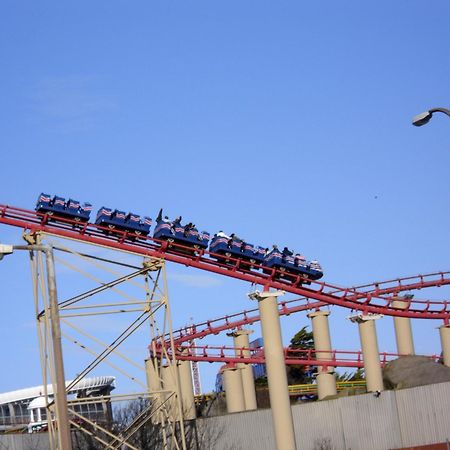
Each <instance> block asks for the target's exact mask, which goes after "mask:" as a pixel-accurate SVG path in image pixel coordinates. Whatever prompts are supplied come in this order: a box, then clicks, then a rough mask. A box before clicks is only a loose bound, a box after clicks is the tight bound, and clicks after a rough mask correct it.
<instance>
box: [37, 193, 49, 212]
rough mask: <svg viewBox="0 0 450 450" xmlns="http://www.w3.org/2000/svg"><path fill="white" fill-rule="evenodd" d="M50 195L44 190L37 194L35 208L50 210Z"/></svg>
mask: <svg viewBox="0 0 450 450" xmlns="http://www.w3.org/2000/svg"><path fill="white" fill-rule="evenodd" d="M51 199H52V198H51V196H50V195H48V194H45V193H44V192H42V193H41V195H39V197H38V199H37V202H36V208H35V210H36V211H38V212H48V211H51Z"/></svg>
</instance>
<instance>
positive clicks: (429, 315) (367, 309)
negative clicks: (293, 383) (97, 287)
mask: <svg viewBox="0 0 450 450" xmlns="http://www.w3.org/2000/svg"><path fill="white" fill-rule="evenodd" d="M51 219H52V217H51V216H48V215H47V214H45V215H44V214H39V213H36V212H35V211H29V210H26V209H21V208H16V207H13V206H7V205H0V223H3V224H5V225H11V226H16V227H19V228H23V229H24V230H27V231H30V232H38V231H41V232H44V233H47V234H51V235H54V236H59V237H64V238H68V239H74V240H77V241H81V242H86V243H91V244H96V245H101V246H104V247H109V248H111V249H117V250H122V251H125V252H129V253H134V254H137V255H142V256H148V257H153V258H162V259H164V260H167V261H170V262H174V263H177V264H182V265H184V266H186V267H195V268H197V269H201V270H205V271H208V272H213V273H217V274H219V275H224V276H227V277H232V278H236V279H240V280H243V281H247V282H249V283H252V284H253V285H259V286H262V287H264V288H265V289H268V288H274V289H281V290H284V291H286V292H290V293H292V294H296V295H299V296H302V297H307V298H310V299H314V300H317V301H320V302H324V303H327V304H332V305H338V306H343V307H345V308H349V309H353V310H359V311H362V312H363V313H378V314H387V315H393V316H402V317H411V318H422V319H443V320H444V321H448V319H449V317H450V302H449V301H447V300H443V301H431V300H425V301H424V300H413V299H411V300H409V302H408V305H407V307H406V308H405V309H403V308H396V307H394V306H393V305H392V302H393V297H395V295H397V294H399V293H400V292H404V291H409V290H417V289H423V288H427V287H432V286H443V285H446V284H450V272H436V273H431V274H427V275H417V276H414V277H407V278H399V279H396V280H389V281H384V282H377V283H373V284H370V285H365V286H362V287H361V288H354V287H346V288H343V287H339V286H336V285H332V284H330V283H325V282H322V281H310V282H309V283H310V284H308V285H307V286H308V287H306V286H305V282H306V281H307V280H305V279H304V278H303V277H301V276H295V277H292V281H287V280H284V279H280V277H281V276H283V275H284V274H283V273H282V272H279V271H277V270H272V272H271V273H270V274H265V273H262V272H261V271H257V270H258V269H259V266H255V267H254V268H253V269H248V262H247V266H246V265H245V264H244V263H243V261H240V260H234V259H230V264H223V263H220V262H218V261H217V260H216V259H215V257H216V256H218V255H215V254H214V253H209V252H208V251H206V250H197V251H196V252H195V254H194V255H193V254H192V248H190V247H186V246H183V245H177V244H172V246H171V247H169V244H168V243H167V242H166V241H160V240H157V239H153V238H151V237H146V238H142V237H140V238H139V239H137V237H136V236H135V235H134V234H132V233H127V232H122V231H118V230H117V231H114V233H115V234H114V235H112V234H110V235H107V234H106V233H105V232H110V231H111V230H108V229H106V228H102V227H99V226H96V225H94V224H91V223H86V224H80V223H78V222H75V221H72V220H68V219H58V222H53V221H50V220H51ZM187 252H191V253H187ZM255 269H256V270H255Z"/></svg>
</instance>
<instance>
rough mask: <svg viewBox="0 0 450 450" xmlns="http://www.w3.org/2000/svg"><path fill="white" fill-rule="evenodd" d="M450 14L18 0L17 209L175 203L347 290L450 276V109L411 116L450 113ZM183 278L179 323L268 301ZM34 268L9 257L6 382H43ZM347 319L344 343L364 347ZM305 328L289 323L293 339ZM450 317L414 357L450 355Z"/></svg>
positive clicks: (8, 117) (338, 315)
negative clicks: (311, 266)
mask: <svg viewBox="0 0 450 450" xmlns="http://www.w3.org/2000/svg"><path fill="white" fill-rule="evenodd" d="M449 19H450V4H449V3H448V2H447V1H443V0H442V1H434V2H427V3H425V2H421V1H416V0H409V1H397V2H388V1H378V2H366V3H365V4H364V5H362V4H361V3H360V2H355V1H348V2H345V3H342V2H340V3H336V2H331V1H324V2H316V4H307V3H306V2H302V3H301V2H295V1H284V2H277V3H275V2H267V1H264V2H261V1H258V2H256V1H247V2H236V1H228V2H206V1H196V2H180V1H172V2H156V1H151V2H143V1H136V2H133V3H132V4H130V3H129V2H125V1H117V2H106V1H98V2H95V3H92V2H87V1H78V2H65V3H64V4H61V3H57V2H45V1H43V2H39V3H37V2H32V1H23V2H16V1H5V2H2V5H1V6H0V42H1V45H0V58H1V61H2V70H1V71H0V92H1V99H2V108H1V109H0V124H1V125H0V129H1V133H0V143H1V148H2V168H3V170H2V177H1V179H0V188H1V189H0V191H1V194H2V195H1V200H0V203H8V204H12V205H14V206H19V207H23V208H30V209H32V208H33V206H34V203H35V200H36V198H37V196H38V194H39V193H40V192H41V191H44V192H47V193H50V194H59V195H62V196H65V197H69V196H71V197H74V198H78V199H80V200H82V201H90V202H92V203H93V204H94V208H99V207H100V206H102V205H105V206H110V207H113V208H116V207H117V208H120V209H126V210H131V211H135V212H138V213H141V214H148V215H150V216H151V217H153V218H154V217H155V216H156V214H157V212H158V210H159V208H161V207H164V209H165V211H166V212H167V213H168V214H169V215H170V216H172V217H173V216H175V215H178V214H181V215H183V217H184V218H186V219H188V220H192V221H194V222H195V223H196V224H197V225H198V226H199V227H200V228H201V229H206V230H209V231H211V232H215V231H217V230H219V229H223V230H225V231H227V232H233V231H234V232H236V233H238V234H239V235H241V236H242V237H244V238H245V239H247V240H248V241H249V242H252V243H254V244H257V245H263V246H269V245H271V244H273V243H278V244H279V245H288V246H289V247H291V248H293V249H295V250H298V251H302V252H303V253H304V254H305V255H307V257H309V258H311V259H313V258H317V259H318V260H319V261H320V262H321V263H322V265H323V267H324V270H325V274H326V275H325V277H324V279H325V280H326V281H329V282H332V283H335V284H340V285H356V284H360V283H365V282H371V281H376V280H383V279H389V278H392V277H396V276H405V275H414V274H417V273H427V272H431V271H438V270H448V269H449V259H448V254H449V249H450V245H449V234H448V228H449V219H450V213H449V208H448V199H449V192H450V189H449V188H450V182H449V177H448V167H449V163H450V156H449V150H450V121H449V119H448V118H447V117H445V116H443V115H436V116H435V117H433V119H432V121H431V122H430V123H429V124H428V125H426V126H425V127H422V128H415V127H412V126H411V118H412V116H414V115H415V114H417V113H419V112H422V111H424V110H426V109H428V108H431V107H434V106H443V107H450V89H449V80H450V62H449V61H450V59H449V51H448V48H449V46H448V43H449V38H450V31H449V29H448V22H449ZM0 240H1V241H3V242H20V230H14V229H9V228H8V227H5V226H1V227H0ZM168 272H169V281H170V292H171V298H172V302H173V315H174V325H175V326H177V325H183V324H185V323H186V322H188V320H189V317H194V320H196V321H203V320H206V319H209V318H214V317H217V316H221V315H223V314H227V313H232V312H237V311H240V310H242V309H246V308H247V309H248V308H250V307H253V305H251V304H249V301H248V300H247V299H246V297H245V294H246V292H248V290H249V286H248V285H246V284H245V283H241V282H237V281H232V280H231V281H230V280H222V279H219V278H217V277H213V276H212V275H209V274H203V273H201V272H195V271H194V270H188V269H184V268H180V267H175V266H173V265H169V267H168ZM29 278H30V277H29V270H28V265H27V260H26V256H25V255H15V256H12V257H9V258H8V260H5V261H4V262H3V263H2V266H1V271H0V279H1V280H2V284H3V286H4V288H3V292H2V295H1V301H2V311H3V314H2V317H1V318H0V333H1V337H2V340H3V341H4V342H11V343H12V345H10V346H6V348H5V349H4V358H3V361H4V364H5V368H6V370H5V371H4V374H3V376H2V383H1V386H0V391H7V390H10V389H16V388H21V387H26V386H30V385H35V384H39V374H40V372H39V368H38V355H37V352H36V348H37V340H36V334H35V331H34V322H33V320H34V319H33V306H32V299H31V289H30V279H29ZM63 278H64V277H63ZM61 283H64V281H61ZM66 283H67V284H68V285H69V284H70V281H67V282H66ZM417 296H418V297H421V298H427V297H431V298H447V299H448V298H449V291H448V290H445V289H440V290H436V291H433V292H424V293H421V294H420V295H417ZM346 315H348V311H342V310H340V309H339V308H334V309H333V316H332V317H333V318H332V319H331V328H332V329H331V331H332V340H333V344H334V346H335V347H336V348H340V349H359V347H360V344H359V340H358V335H357V332H356V329H355V328H354V327H353V326H352V325H351V324H349V323H348V322H347V321H346V320H345V317H346ZM382 322H383V323H381V322H380V325H379V326H378V328H379V339H380V349H381V350H386V351H394V350H395V342H394V340H393V339H394V337H393V327H392V319H390V318H384V319H383V321H382ZM307 323H308V319H307V318H306V317H305V316H304V315H296V316H291V317H290V318H288V319H283V322H282V324H283V334H284V340H285V341H286V342H288V341H289V339H290V338H291V337H292V335H293V334H294V333H295V332H296V331H297V330H298V329H299V328H300V327H301V326H303V325H305V324H307ZM438 325H440V324H438V323H433V322H428V321H422V322H420V323H419V322H415V323H414V325H413V326H414V330H415V334H416V347H417V351H420V352H423V353H424V352H428V353H433V352H439V350H440V347H439V339H438V332H437V330H436V329H435V328H436V327H437V326H438ZM254 335H255V336H256V335H259V329H258V328H257V327H256V328H255V334H254ZM215 339H216V340H217V339H218V342H221V343H223V344H227V343H230V342H228V339H229V338H227V337H226V336H225V337H224V336H219V337H216V338H215ZM212 342H214V341H212ZM145 345H146V342H145V339H143V340H142V347H145ZM70 364H72V362H71V363H70ZM217 368H218V366H217V365H208V366H205V368H203V367H202V368H201V370H202V373H204V376H203V378H204V381H205V389H206V390H208V389H210V388H211V387H212V384H213V382H212V380H213V377H214V373H215V372H216V371H217ZM105 371H106V372H108V373H109V370H108V369H105ZM76 372H77V369H76V367H75V365H73V367H72V365H70V366H69V368H68V377H70V376H71V375H73V374H74V373H76Z"/></svg>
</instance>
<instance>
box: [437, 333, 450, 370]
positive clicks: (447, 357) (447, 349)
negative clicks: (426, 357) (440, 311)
mask: <svg viewBox="0 0 450 450" xmlns="http://www.w3.org/2000/svg"><path fill="white" fill-rule="evenodd" d="M439 335H440V337H441V346H442V357H443V358H444V365H446V366H447V367H450V325H449V324H446V325H442V326H440V327H439Z"/></svg>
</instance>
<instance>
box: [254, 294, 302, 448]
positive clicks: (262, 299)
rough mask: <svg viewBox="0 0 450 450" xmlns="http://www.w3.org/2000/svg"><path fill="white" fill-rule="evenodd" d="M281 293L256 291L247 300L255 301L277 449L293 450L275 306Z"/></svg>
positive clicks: (292, 436) (292, 432)
mask: <svg viewBox="0 0 450 450" xmlns="http://www.w3.org/2000/svg"><path fill="white" fill-rule="evenodd" d="M283 294H284V292H283V291H274V292H270V291H265V292H258V291H255V292H254V293H252V294H249V297H250V298H251V299H254V300H258V306H259V314H260V317H261V328H262V334H263V339H264V354H265V357H266V370H267V380H268V382H269V397H270V407H271V410H272V421H273V426H274V434H275V443H276V448H277V450H296V448H297V447H296V445H295V433H294V423H293V419H292V410H291V404H290V401H289V390H288V382H287V375H286V364H285V357H284V347H283V342H282V339H281V327H280V317H279V315H278V304H277V297H279V296H280V295H283Z"/></svg>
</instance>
